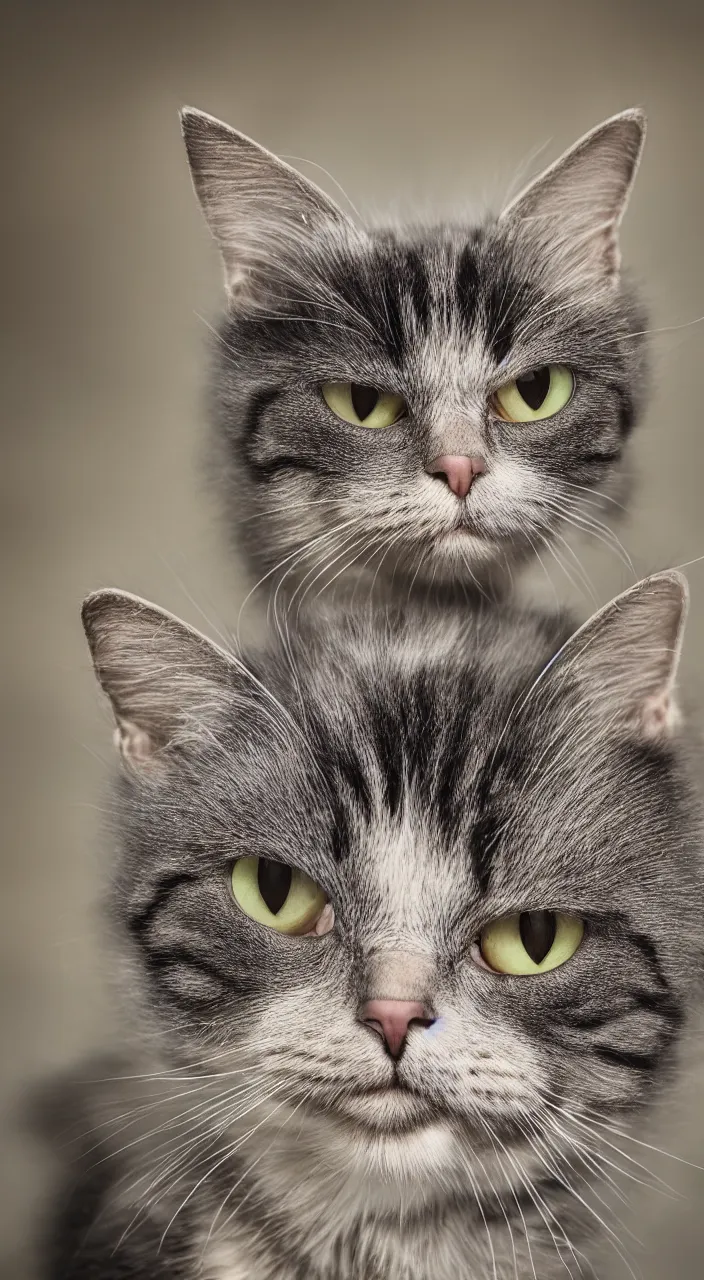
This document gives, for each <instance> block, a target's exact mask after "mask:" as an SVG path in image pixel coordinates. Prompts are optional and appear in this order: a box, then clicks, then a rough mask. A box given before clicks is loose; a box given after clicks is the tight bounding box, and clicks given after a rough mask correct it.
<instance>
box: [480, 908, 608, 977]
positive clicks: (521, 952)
mask: <svg viewBox="0 0 704 1280" xmlns="http://www.w3.org/2000/svg"><path fill="white" fill-rule="evenodd" d="M583 936H584V925H583V924H582V921H581V920H578V919H577V917H576V916H565V915H563V914H562V913H561V912H560V911H522V912H521V914H520V915H515V916H504V917H503V918H502V919H501V920H494V922H493V924H489V925H487V927H486V929H484V930H483V932H482V936H481V938H480V940H479V946H480V950H481V953H482V958H483V959H484V961H485V963H486V964H488V966H489V968H490V969H495V970H496V972H497V973H517V974H530V973H547V971H548V969H557V968H558V967H559V966H560V965H561V964H564V963H565V961H566V960H569V959H570V958H571V957H572V956H573V955H574V953H575V951H576V950H577V948H578V947H579V944H580V942H581V941H582V937H583Z"/></svg>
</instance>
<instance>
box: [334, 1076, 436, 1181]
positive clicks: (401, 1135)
mask: <svg viewBox="0 0 704 1280" xmlns="http://www.w3.org/2000/svg"><path fill="white" fill-rule="evenodd" d="M327 1119H328V1122H329V1123H330V1124H331V1125H332V1127H333V1128H334V1129H335V1130H336V1131H337V1133H336V1137H337V1139H338V1142H339V1143H340V1144H341V1148H342V1149H343V1150H344V1153H345V1161H346V1163H347V1165H348V1167H354V1168H356V1170H357V1172H358V1173H360V1174H363V1175H364V1176H365V1177H374V1178H377V1177H378V1178H381V1179H383V1180H385V1181H386V1182H388V1181H389V1180H391V1181H392V1182H393V1183H394V1184H396V1185H400V1184H406V1183H414V1182H417V1181H418V1179H420V1180H421V1181H423V1180H436V1179H437V1178H438V1177H439V1176H441V1175H443V1174H444V1175H447V1173H448V1171H449V1169H450V1168H452V1167H454V1165H455V1164H456V1162H457V1142H456V1138H455V1136H454V1133H453V1125H452V1121H451V1118H450V1117H449V1116H447V1117H443V1116H438V1113H437V1109H436V1108H434V1107H432V1106H431V1105H430V1104H429V1103H425V1102H424V1101H423V1100H422V1099H420V1098H418V1097H417V1096H415V1095H413V1094H410V1093H404V1092H402V1091H400V1090H398V1091H397V1090H393V1091H389V1090H385V1091H379V1093H378V1094H376V1093H374V1094H359V1095H352V1096H349V1097H347V1098H345V1099H344V1100H341V1101H340V1102H339V1103H338V1104H337V1107H336V1108H335V1111H334V1112H331V1113H328V1117H327Z"/></svg>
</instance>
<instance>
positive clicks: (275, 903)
mask: <svg viewBox="0 0 704 1280" xmlns="http://www.w3.org/2000/svg"><path fill="white" fill-rule="evenodd" d="M292 878H293V872H292V870H291V868H290V867H287V866H285V865H284V863H283V862H274V861H273V860H272V859H271V858H260V859H259V866H258V868H257V884H258V885H259V892H260V893H261V895H262V898H263V899H264V901H265V903H266V905H267V907H268V908H269V910H270V912H271V914H272V915H273V916H276V915H278V914H279V911H280V910H281V908H282V907H283V905H284V903H285V901H286V899H287V897H288V895H289V893H290V892H291V880H292Z"/></svg>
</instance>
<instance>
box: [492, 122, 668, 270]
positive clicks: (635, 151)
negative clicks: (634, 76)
mask: <svg viewBox="0 0 704 1280" xmlns="http://www.w3.org/2000/svg"><path fill="white" fill-rule="evenodd" d="M644 141H645V116H644V114H643V112H642V111H639V110H638V109H636V108H634V109H633V110H630V111H623V112H622V113H621V114H620V115H618V116H613V117H612V118H611V119H610V120H606V121H604V123H603V124H600V125H598V126H597V128H596V129H592V131H591V133H587V134H585V135H584V137H583V138H580V140H579V142H577V143H576V144H575V146H573V147H572V148H571V149H570V150H569V151H566V152H565V154H564V155H563V156H561V157H560V159H559V160H557V161H556V163H555V164H553V165H551V166H550V168H549V169H546V170H545V172H544V173H542V174H541V175H540V177H539V178H536V179H535V181H534V182H532V183H530V185H529V186H528V187H526V188H525V190H523V191H522V192H521V193H520V195H518V196H516V198H515V200H513V201H512V203H511V204H510V205H509V206H508V208H506V209H504V211H503V213H502V214H501V218H500V221H501V222H502V223H503V224H504V225H505V227H506V229H507V230H508V231H509V232H512V233H513V235H514V236H515V237H516V238H517V239H520V240H524V239H525V240H529V241H532V242H534V243H535V242H537V243H538V245H542V247H543V249H544V250H545V251H546V252H547V254H548V256H549V259H550V260H551V266H552V267H553V269H554V268H557V270H558V271H560V272H561V273H562V274H564V275H566V276H567V277H568V278H569V280H570V281H571V282H572V283H574V284H577V285H582V286H583V287H584V288H586V289H589V290H590V291H593V290H594V289H599V288H613V286H614V285H615V283H616V281H617V280H618V274H619V268H620V253H619V246H618V228H619V224H620V222H621V218H622V217H623V214H624V212H625V209H626V205H627V203H628V197H629V195H630V192H631V187H632V185H633V181H634V179H635V175H636V172H637V169H638V165H639V162H640V157H641V153H642V150H643V143H644Z"/></svg>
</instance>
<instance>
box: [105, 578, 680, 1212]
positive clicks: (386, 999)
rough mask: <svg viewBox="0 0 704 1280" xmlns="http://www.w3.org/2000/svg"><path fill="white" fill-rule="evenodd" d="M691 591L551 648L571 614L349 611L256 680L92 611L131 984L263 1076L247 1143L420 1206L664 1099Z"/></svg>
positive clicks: (212, 1049)
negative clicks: (684, 649) (556, 617)
mask: <svg viewBox="0 0 704 1280" xmlns="http://www.w3.org/2000/svg"><path fill="white" fill-rule="evenodd" d="M683 590H684V588H683V584H682V581H681V579H678V578H677V576H676V575H660V576H657V577H655V578H651V579H649V580H646V582H645V583H642V584H639V586H638V587H636V588H634V589H632V590H631V591H630V592H628V593H626V595H625V596H622V597H620V598H619V599H618V600H617V601H616V602H614V604H613V605H612V606H609V607H608V608H607V609H606V610H605V611H602V613H601V614H599V615H597V616H596V618H595V619H593V620H592V622H591V623H589V624H587V625H586V627H584V628H583V629H582V630H581V631H580V632H578V633H577V634H576V636H574V637H573V638H572V639H571V640H570V641H569V642H568V643H567V645H566V646H565V647H564V648H563V649H562V650H561V651H560V654H559V656H558V658H557V659H555V660H554V661H550V660H551V658H552V656H553V655H554V654H555V652H556V650H557V648H558V646H559V643H560V640H561V639H562V637H561V636H560V635H559V632H558V628H557V626H556V624H555V623H554V622H547V621H545V620H541V619H539V618H537V617H536V616H533V615H523V616H520V615H511V614H508V613H506V614H503V615H499V616H498V618H497V616H496V615H492V616H490V617H487V618H484V619H477V618H474V619H471V620H470V621H469V622H468V621H466V620H461V619H459V618H458V617H455V616H453V615H450V616H448V618H447V619H446V620H444V621H443V623H442V624H438V623H433V622H428V623H427V624H425V625H424V626H419V625H416V627H415V628H414V636H413V639H412V640H410V639H409V638H408V629H404V628H403V627H398V628H397V627H396V625H395V624H394V623H393V622H392V621H390V622H388V623H387V624H385V625H381V624H379V623H378V622H377V623H375V624H373V625H372V624H371V623H369V624H366V623H365V624H360V623H357V622H352V621H347V622H342V621H340V620H338V622H337V624H336V625H335V626H332V625H331V626H330V628H329V630H328V633H327V634H326V637H325V644H324V645H323V644H322V643H316V642H315V640H314V638H313V637H312V636H310V637H306V636H305V635H304V636H302V637H299V639H298V640H295V639H294V640H293V641H292V643H293V644H294V649H293V651H292V654H290V655H289V657H292V658H293V663H294V667H293V668H292V666H291V665H290V662H288V661H284V660H283V659H282V658H281V657H277V656H275V655H271V656H270V657H269V658H268V659H266V660H265V661H264V662H263V664H262V666H261V667H253V668H251V669H250V670H249V671H248V670H247V669H246V668H244V667H243V666H242V665H241V664H240V663H239V662H237V661H236V660H235V659H233V658H232V657H231V656H228V655H226V654H224V653H223V652H221V651H219V650H217V649H216V648H215V647H214V646H212V645H211V644H210V642H209V641H207V640H205V639H204V638H203V637H201V636H198V635H196V634H195V633H193V632H190V631H189V630H188V629H187V628H186V627H185V626H184V625H183V624H181V623H179V622H177V621H176V620H175V619H173V618H171V617H170V616H169V615H165V614H163V613H161V611H159V610H156V609H154V608H153V607H151V606H146V605H144V604H143V602H140V601H136V600H134V599H133V598H131V597H126V596H121V595H119V594H118V593H111V592H106V593H100V594H98V595H97V596H95V597H92V598H91V599H90V600H89V601H88V603H87V605H86V609H85V621H86V627H87V631H88V635H89V638H90V642H91V645H92V648H93V653H94V658H95V662H96V668H97V671H98V675H99V678H100V679H101V681H102V683H103V685H104V687H105V689H106V690H107V691H108V693H109V694H110V697H111V699H112V701H113V706H114V708H115V712H116V716H117V719H118V726H119V729H118V736H119V739H120V742H121V745H122V750H123V753H124V755H125V758H126V761H127V768H126V770H125V772H124V777H123V781H122V790H121V819H120V823H121V832H120V834H121V839H122V846H123V860H122V863H121V866H120V869H119V873H118V876H117V879H116V889H115V897H114V907H115V911H116V914H117V917H118V920H119V922H120V924H121V927H122V929H123V931H124V934H125V938H126V939H128V940H129V942H128V951H129V955H130V957H131V963H132V972H133V975H134V976H133V978H132V980H131V995H132V997H133V998H135V999H136V998H137V997H138V993H141V996H140V997H139V998H141V1001H142V1003H143V1006H144V1009H145V1010H146V1012H147V1015H148V1017H147V1021H148V1023H149V1025H150V1027H151V1028H152V1029H153V1030H154V1029H155V1030H156V1031H157V1035H158V1044H159V1047H160V1052H161V1053H162V1054H165V1055H166V1056H167V1058H168V1057H171V1059H172V1060H173V1062H174V1063H177V1064H181V1065H183V1064H185V1070H186V1071H188V1064H189V1063H192V1064H194V1067H193V1069H194V1071H196V1072H197V1070H198V1069H200V1070H201V1071H202V1070H203V1068H202V1065H201V1066H200V1068H198V1067H197V1066H196V1065H195V1064H202V1063H203V1062H204V1061H207V1062H212V1063H213V1066H212V1068H208V1070H212V1072H213V1075H214V1077H215V1078H221V1079H222V1081H223V1082H224V1083H228V1082H231V1081H232V1078H233V1077H234V1079H235V1082H236V1083H237V1082H238V1081H239V1080H240V1078H241V1077H244V1079H245V1081H246V1082H248V1083H247V1085H246V1088H249V1089H251V1091H252V1092H251V1095H250V1097H251V1099H252V1104H251V1107H250V1108H245V1109H244V1111H245V1114H246V1117H247V1118H246V1120H242V1118H241V1117H240V1116H239V1112H238V1110H237V1107H235V1108H234V1111H233V1125H234V1124H235V1119H239V1122H240V1124H246V1126H247V1128H249V1127H251V1125H252V1124H254V1123H257V1124H258V1123H259V1120H260V1119H261V1120H262V1126H263V1127H262V1134H263V1135H265V1137H266V1141H267V1142H269V1141H271V1140H273V1139H274V1138H275V1137H276V1140H277V1141H278V1135H280V1133H281V1131H282V1128H283V1129H284V1130H285V1133H284V1137H282V1139H281V1140H282V1141H283V1140H284V1138H285V1137H286V1136H287V1135H288V1134H291V1135H292V1141H293V1139H294V1138H295V1140H296V1142H298V1143H300V1141H301V1133H303V1135H304V1137H303V1143H304V1146H305V1145H306V1144H307V1145H308V1147H309V1148H312V1150H313V1151H314V1153H315V1157H316V1159H317V1164H318V1167H319V1168H320V1167H322V1165H324V1167H325V1169H330V1170H334V1169H337V1172H338V1173H339V1174H340V1175H342V1173H343V1172H344V1171H345V1170H346V1173H345V1176H349V1177H350V1178H353V1177H355V1176H359V1177H360V1178H363V1179H364V1178H372V1179H373V1180H374V1179H376V1181H375V1182H374V1185H377V1183H380V1184H381V1185H384V1186H386V1188H387V1191H388V1189H389V1187H390V1186H391V1185H393V1186H395V1187H397V1188H398V1186H399V1185H401V1186H403V1187H405V1188H406V1190H407V1192H408V1194H409V1195H422V1194H425V1192H426V1191H427V1189H428V1187H429V1186H435V1187H436V1188H438V1187H441V1186H442V1187H444V1188H445V1189H447V1188H448V1187H453V1186H454V1187H456V1188H460V1187H461V1188H464V1189H465V1191H466V1188H467V1180H468V1178H469V1179H471V1177H476V1178H478V1179H480V1181H483V1180H484V1173H486V1171H487V1170H493V1177H494V1178H498V1179H499V1180H506V1179H507V1180H508V1181H509V1183H511V1182H512V1180H514V1181H515V1178H514V1177H513V1174H512V1173H511V1170H512V1168H513V1169H514V1173H515V1166H514V1165H512V1163H511V1161H512V1159H514V1156H515V1153H523V1154H522V1155H521V1159H524V1158H525V1159H526V1160H527V1161H528V1163H529V1164H530V1163H531V1162H533V1164H534V1163H535V1161H536V1158H537V1157H536V1152H538V1153H539V1151H540V1144H543V1149H544V1151H545V1150H547V1151H549V1152H551V1153H553V1156H554V1158H555V1159H557V1160H558V1161H559V1160H560V1159H562V1158H563V1157H564V1154H565V1149H566V1148H569V1135H570V1129H571V1133H572V1141H573V1144H574V1142H575V1141H577V1140H578V1138H579V1131H578V1127H575V1126H578V1125H579V1123H580V1120H579V1119H576V1120H575V1118H574V1117H575V1116H577V1117H579V1116H582V1117H584V1116H590V1115H592V1114H593V1113H594V1112H598V1113H599V1114H600V1115H604V1114H606V1113H609V1114H613V1113H627V1112H629V1111H630V1110H632V1109H633V1108H635V1107H637V1106H639V1105H641V1104H642V1103H643V1102H644V1101H646V1100H647V1099H648V1097H649V1096H650V1095H651V1092H652V1089H653V1087H654V1086H655V1085H657V1084H658V1083H660V1081H661V1080H662V1079H663V1077H664V1075H665V1073H666V1069H667V1066H668V1063H669V1062H670V1061H671V1057H672V1051H673V1047H674V1045H675V1044H676V1042H677V1039H678V1035H679V1031H680V1028H681V1024H682V1020H683V1017H684V1013H685V1010H686V1008H687V1005H688V1001H689V999H690V986H691V982H692V978H693V974H694V971H695V969H696V968H697V967H698V965H699V957H700V951H701V943H702V928H701V918H700V911H699V902H700V894H701V869H700V865H699V835H698V829H697V825H696V814H695V812H694V809H693V805H692V800H691V797H690V794H689V790H688V786H687V783H686V781H685V776H684V774H683V770H682V762H681V759H680V750H679V747H678V731H677V728H676V723H675V719H674V713H673V708H672V704H671V692H672V683H673V679H674V670H675V665H676V660H677V652H678V648H679V635H680V630H681V621H682V612H683V600H684V597H683ZM546 664H547V665H546ZM507 672H508V673H511V674H510V675H509V676H507ZM245 1092H246V1089H245ZM252 1113H254V1116H253V1114H252ZM294 1117H295V1121H294ZM289 1120H290V1121H291V1124H290V1127H288V1128H287V1127H286V1126H288V1122H289ZM235 1127H236V1126H235ZM575 1134H576V1138H575ZM260 1136H261V1135H260ZM253 1150H255V1151H256V1145H255V1147H254V1148H253ZM296 1150H298V1151H299V1152H300V1150H301V1148H300V1146H299V1147H297V1148H296ZM502 1151H503V1153H504V1154H503V1156H502V1155H501V1152H502ZM468 1152H471V1153H473V1154H472V1158H471V1160H470V1159H469V1157H468ZM511 1153H514V1155H513V1156H512V1154H511ZM572 1154H574V1152H572ZM497 1162H498V1163H497ZM468 1169H469V1173H468V1172H467V1170H468ZM482 1170H484V1173H483V1172H482ZM487 1176H490V1175H489V1174H487ZM379 1194H382V1192H379ZM383 1194H384V1195H385V1194H386V1192H383ZM389 1194H391V1192H390V1191H389Z"/></svg>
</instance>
